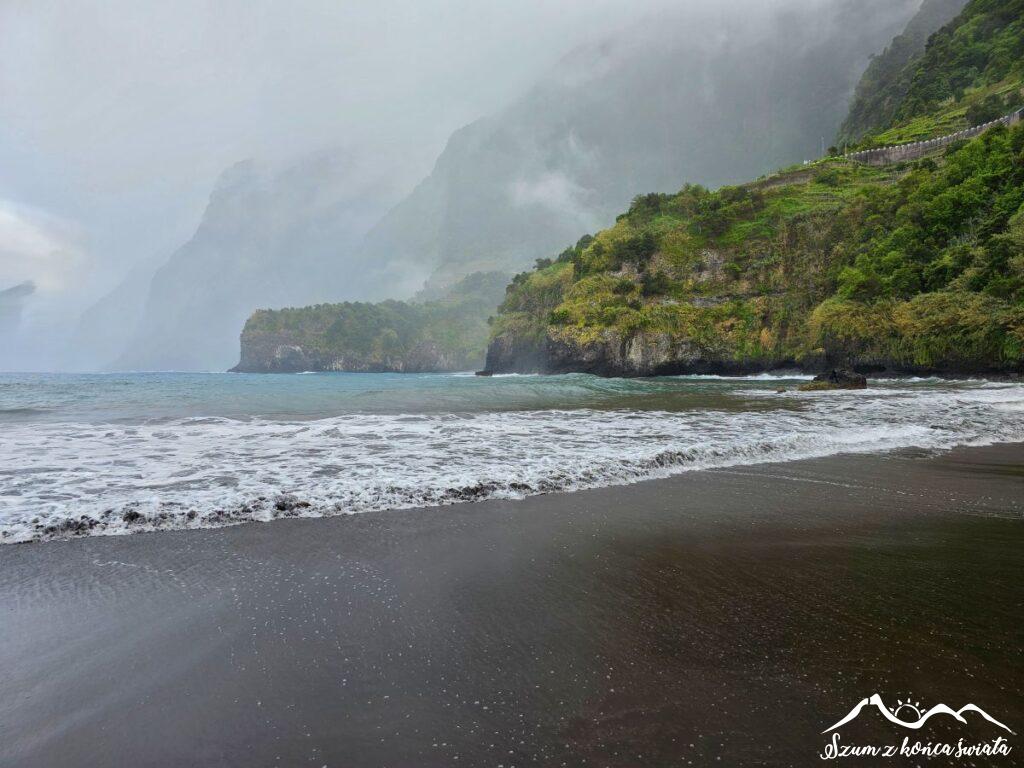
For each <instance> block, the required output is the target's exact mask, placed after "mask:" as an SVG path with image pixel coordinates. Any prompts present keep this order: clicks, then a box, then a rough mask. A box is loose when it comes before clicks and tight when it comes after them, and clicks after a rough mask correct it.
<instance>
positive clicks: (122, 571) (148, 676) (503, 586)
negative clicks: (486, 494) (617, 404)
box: [0, 445, 1024, 768]
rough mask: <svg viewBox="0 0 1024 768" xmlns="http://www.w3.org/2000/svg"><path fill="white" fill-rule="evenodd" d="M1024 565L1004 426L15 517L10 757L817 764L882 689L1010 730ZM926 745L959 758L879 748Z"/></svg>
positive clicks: (1, 635) (946, 727)
mask: <svg viewBox="0 0 1024 768" xmlns="http://www.w3.org/2000/svg"><path fill="white" fill-rule="evenodd" d="M1022 574H1024V446H1019V445H1014V446H996V447H991V448H981V449H970V450H959V451H955V452H953V453H950V454H945V455H942V456H938V457H921V456H913V455H910V454H906V453H904V454H901V455H896V456H894V455H889V456H874V457H871V456H867V457H866V456H843V457H834V458H830V459H822V460H813V461H804V462H793V463H788V464H776V465H763V466H758V467H745V468H738V469H733V470H716V471H706V472H694V473H690V474H687V475H683V476H680V477H676V478H673V479H670V480H661V481H652V482H646V483H641V484H638V485H634V486H628V487H621V488H607V489H601V490H596V491H586V492H580V493H575V494H559V495H551V496H545V497H536V498H532V499H528V500H526V501H522V502H494V501H491V502H485V503H481V504H467V505H459V506H454V507H445V508H440V509H426V510H413V511H401V512H393V513H371V514H365V515H357V516H351V517H344V518H333V519H326V520H282V521H278V522H274V523H267V524H250V525H244V526H239V527H235V528H226V529H220V530H208V531H188V532H174V533H157V534H142V535H137V536H127V537H106V538H104V537H97V538H90V539H79V540H73V541H65V542H51V543H45V544H32V545H8V546H4V547H0V765H3V766H12V767H13V766H46V767H47V768H55V767H58V766H113V765H131V766H165V765H166V766H190V765H202V766H247V767H248V766H276V765H287V766H296V765H313V766H324V765H327V766H332V768H333V767H334V766H341V767H344V768H351V767H360V766H458V765H465V766H513V765H514V766H529V765H544V766H549V765H569V766H576V765H594V766H660V765H726V766H747V765H813V764H821V760H819V759H818V754H819V753H820V752H821V751H822V749H823V747H824V744H825V742H826V737H825V736H823V735H822V734H821V732H822V731H823V730H824V729H825V728H827V727H828V726H829V725H831V724H832V723H833V722H835V721H836V720H838V719H839V718H840V717H842V716H843V715H845V714H846V712H848V711H849V710H850V708H851V707H852V706H853V705H854V704H855V703H856V702H857V701H858V700H860V699H862V698H864V697H867V696H869V695H870V694H872V693H875V692H878V693H880V694H882V696H883V698H885V699H886V700H889V699H890V698H891V699H892V700H893V702H895V700H896V699H897V698H906V697H907V696H911V697H913V698H914V699H915V700H920V701H921V702H922V703H923V704H925V706H931V705H933V704H936V703H939V702H945V703H947V704H949V705H951V706H953V707H954V708H958V707H959V706H961V705H963V704H966V703H967V702H973V703H975V704H977V705H979V706H981V707H983V708H984V709H985V710H986V711H987V712H989V713H990V714H992V715H993V716H994V717H996V718H998V719H1000V720H1001V721H1002V722H1004V723H1007V724H1008V725H1009V726H1010V727H1011V728H1013V729H1014V730H1015V731H1017V732H1018V733H1022V732H1024V699H1022V686H1024V656H1022V653H1021V650H1022V647H1024V580H1022ZM954 725H957V724H956V723H955V722H953V721H950V720H949V718H946V720H945V721H943V722H939V720H938V719H936V720H934V721H933V725H929V726H928V727H926V728H925V729H922V732H921V733H920V734H918V735H919V736H920V737H921V738H923V739H935V738H947V739H952V740H953V741H955V740H956V739H957V738H960V737H961V736H963V737H970V738H977V739H988V738H992V737H994V736H996V735H998V734H999V732H998V731H992V730H991V728H989V727H986V726H983V725H978V724H977V723H975V722H973V721H972V723H971V724H970V726H968V727H962V726H958V725H957V727H956V728H954V727H953V726H954ZM858 727H859V728H860V732H859V733H857V734H854V733H853V732H851V733H850V738H854V736H855V735H856V736H857V737H858V738H860V740H861V741H864V742H871V741H872V740H875V741H882V742H883V743H884V742H886V741H892V740H894V739H895V738H896V737H897V736H898V738H899V739H902V737H903V734H902V733H900V734H895V735H894V733H893V731H892V729H893V726H891V725H889V724H887V723H882V722H879V719H878V718H875V719H871V718H861V720H860V721H859V723H858ZM961 728H963V730H961ZM844 735H845V732H844ZM1004 735H1005V734H1004ZM1016 738H1017V737H1012V736H1011V737H1009V741H1010V744H1011V745H1012V746H1014V747H1015V750H1014V753H1013V754H1012V755H1011V756H1010V757H1009V758H1004V759H1003V760H1002V762H999V761H994V762H993V764H1002V765H1012V764H1014V763H1015V762H1016V760H1017V758H1018V757H1019V755H1021V754H1024V744H1021V745H1017V741H1016ZM844 762H847V763H851V764H855V765H866V764H871V763H868V762H865V761H862V760H861V761H858V760H847V761H844ZM925 762H927V764H928V765H946V764H957V765H965V764H971V763H970V762H963V761H950V762H944V761H943V760H930V761H924V760H921V759H919V760H917V761H902V762H901V761H900V760H896V759H894V760H888V761H881V762H879V763H878V764H884V765H913V764H924V763H925ZM976 764H978V765H986V764H989V763H987V762H986V761H985V760H984V759H982V760H980V761H976Z"/></svg>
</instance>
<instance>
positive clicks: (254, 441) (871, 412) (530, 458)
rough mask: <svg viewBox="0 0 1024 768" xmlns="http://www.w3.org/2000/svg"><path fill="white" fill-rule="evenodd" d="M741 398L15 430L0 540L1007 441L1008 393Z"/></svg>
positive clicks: (742, 391)
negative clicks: (674, 405) (698, 403)
mask: <svg viewBox="0 0 1024 768" xmlns="http://www.w3.org/2000/svg"><path fill="white" fill-rule="evenodd" d="M693 386H697V385H693ZM751 386H756V382H753V383H752V382H751V381H750V380H747V381H739V382H736V384H730V385H729V387H730V390H729V393H730V394H729V398H732V400H729V399H728V398H726V399H724V400H723V398H722V397H718V398H717V399H712V400H709V401H708V402H709V403H711V404H712V405H713V406H715V407H708V408H706V409H705V408H700V407H690V408H687V409H680V410H669V409H661V410H659V409H647V410H641V409H630V408H619V407H616V408H611V409H599V408H593V407H582V408H574V409H573V408H562V409H544V410H518V411H477V412H450V413H445V412H427V413H406V414H401V413H346V414H341V415H333V416H329V417H325V418H315V419H308V418H306V419H292V418H286V419H280V418H277V419H271V418H264V417H248V418H227V417H211V416H202V417H185V418H160V419H152V420H149V421H144V422H141V423H118V422H101V423H92V422H84V421H83V422H75V423H61V422H56V423H54V422H48V421H42V422H39V423H31V424H30V423H22V422H19V421H14V422H11V423H8V424H6V425H4V433H3V439H2V440H0V541H3V542H21V541H30V540H36V539H45V538H53V537H62V536H68V535H76V534H119V533H130V532H135V531H143V530H159V529H173V528H202V527H211V526H220V525H227V524H233V523H238V522H245V521H265V520H271V519H274V518H278V517H289V516H302V517H317V516H325V515H337V514H350V513H358V512H369V511H374V510H387V509H403V508H409V507H419V506H430V505H439V504H452V503H457V502H466V501H479V500H483V499H494V498H500V499H517V498H523V497H526V496H529V495H533V494H541V493H550V492H555V491H569V490H577V489H584V488H596V487H602V486H608V485H619V484H627V483H633V482H637V481H641V480H647V479H651V478H660V477H667V476H670V475H674V474H678V473H681V472H685V471H689V470H695V469H706V468H717V467H729V466H736V465H746V464H757V463H763V462H780V461H791V460H796V459H804V458H813V457H822V456H828V455H832V454H838V453H865V452H878V451H888V450H893V449H899V448H906V447H920V448H924V449H932V450H943V449H948V448H952V447H955V446H959V445H981V444H988V443H994V442H1010V441H1022V440H1024V386H1021V385H1018V384H1003V383H986V382H970V383H959V384H955V385H953V384H949V383H942V384H934V385H931V384H926V383H920V382H919V383H916V384H907V383H901V382H890V383H888V384H883V385H880V386H878V387H873V388H872V389H869V390H866V391H858V392H828V393H814V394H810V393H808V394H796V393H787V394H784V395H780V394H776V393H775V391H774V388H771V387H769V388H755V389H749V387H751ZM733 401H735V402H733ZM728 403H733V404H732V405H731V406H729V407H726V405H727V404H728Z"/></svg>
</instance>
